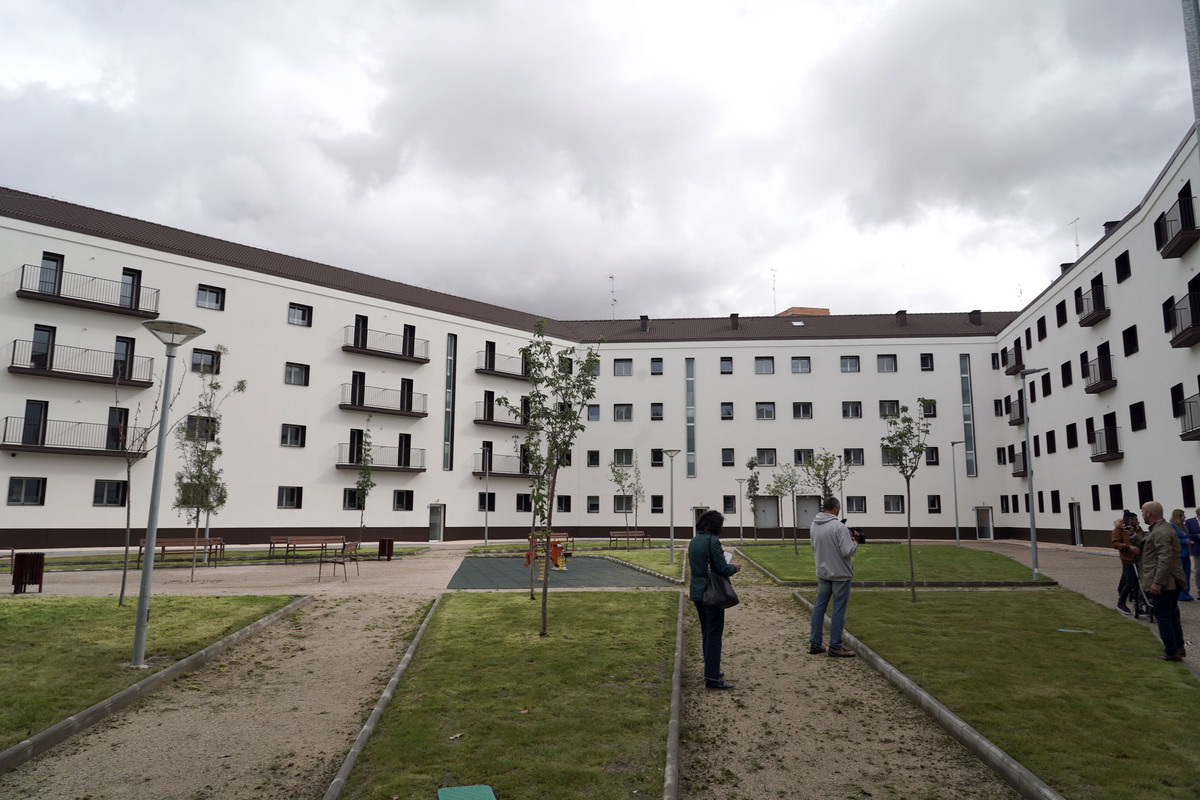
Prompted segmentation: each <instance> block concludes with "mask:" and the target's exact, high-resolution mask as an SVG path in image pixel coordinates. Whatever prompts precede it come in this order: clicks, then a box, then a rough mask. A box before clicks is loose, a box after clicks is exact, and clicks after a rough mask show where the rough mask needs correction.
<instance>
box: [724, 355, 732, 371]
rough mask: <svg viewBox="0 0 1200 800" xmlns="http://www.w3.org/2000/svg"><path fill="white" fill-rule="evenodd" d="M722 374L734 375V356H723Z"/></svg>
mask: <svg viewBox="0 0 1200 800" xmlns="http://www.w3.org/2000/svg"><path fill="white" fill-rule="evenodd" d="M721 374H722V375H732V374H733V356H721Z"/></svg>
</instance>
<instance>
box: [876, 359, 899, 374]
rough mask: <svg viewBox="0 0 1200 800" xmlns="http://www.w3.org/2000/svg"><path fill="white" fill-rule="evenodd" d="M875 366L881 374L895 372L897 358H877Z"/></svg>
mask: <svg viewBox="0 0 1200 800" xmlns="http://www.w3.org/2000/svg"><path fill="white" fill-rule="evenodd" d="M875 366H876V369H877V370H878V371H879V372H895V371H896V357H895V356H894V355H882V356H875Z"/></svg>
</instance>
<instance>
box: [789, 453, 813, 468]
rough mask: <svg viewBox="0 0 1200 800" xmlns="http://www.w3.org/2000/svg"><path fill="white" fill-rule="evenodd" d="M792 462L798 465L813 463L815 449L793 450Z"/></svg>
mask: <svg viewBox="0 0 1200 800" xmlns="http://www.w3.org/2000/svg"><path fill="white" fill-rule="evenodd" d="M792 462H793V463H794V464H795V465H796V466H797V467H803V466H807V465H809V464H811V463H813V451H812V450H811V449H800V450H794V451H793V452H792Z"/></svg>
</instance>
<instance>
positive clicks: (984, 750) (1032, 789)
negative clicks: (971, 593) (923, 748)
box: [792, 592, 1065, 800]
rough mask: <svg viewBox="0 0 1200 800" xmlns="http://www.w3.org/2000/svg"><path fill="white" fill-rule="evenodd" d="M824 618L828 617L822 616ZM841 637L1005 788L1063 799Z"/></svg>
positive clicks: (1038, 799) (1034, 797)
mask: <svg viewBox="0 0 1200 800" xmlns="http://www.w3.org/2000/svg"><path fill="white" fill-rule="evenodd" d="M792 597H793V598H795V599H796V600H797V601H798V602H799V603H800V604H801V605H802V606H804V607H805V608H807V609H808V611H809V613H810V614H811V613H812V610H813V605H812V603H810V602H808V600H806V599H805V598H804V597H803V596H801V594H800V593H799V592H792ZM826 619H829V618H828V617H826ZM842 636H843V638H844V639H846V640H847V641H849V642H850V645H851V646H852V647H853V648H854V650H855V651H856V652H857V653H858V657H859V658H861V659H862V660H863V661H865V662H866V663H867V665H868V666H870V667H871V668H872V669H874V670H875V671H876V672H878V673H879V674H880V675H882V676H883V677H884V678H886V679H887V680H888V681H889V682H890V683H891V684H892V685H893V686H895V687H896V688H897V689H899V690H900V691H901V692H902V693H903V694H904V696H905V697H907V698H908V699H909V700H911V701H912V702H913V703H914V704H915V705H916V706H917V707H918V708H920V709H921V710H922V711H924V712H925V713H926V714H928V715H929V716H930V717H932V718H933V720H934V721H935V722H936V723H937V724H939V725H941V726H942V727H943V728H944V729H945V730H946V732H947V733H949V734H950V736H951V737H953V738H954V739H955V741H957V742H958V743H959V744H961V745H962V746H963V747H965V748H967V749H968V750H970V751H971V752H972V753H974V754H975V756H976V757H977V758H978V759H979V760H980V761H982V762H983V763H984V764H986V765H987V766H988V767H990V768H991V769H992V771H993V772H995V773H996V774H997V775H999V776H1000V777H1001V778H1003V779H1004V781H1005V782H1006V783H1007V784H1008V785H1009V786H1011V787H1013V788H1014V789H1016V790H1017V793H1018V794H1020V795H1021V796H1022V797H1024V798H1026V800H1065V799H1064V798H1063V796H1062V795H1061V794H1059V793H1058V792H1056V791H1054V790H1053V789H1051V788H1050V786H1049V785H1047V784H1046V783H1045V782H1044V781H1042V780H1041V779H1040V778H1038V776H1036V775H1034V774H1033V773H1032V772H1030V771H1029V770H1028V769H1026V768H1025V767H1024V766H1022V765H1021V763H1020V762H1018V761H1017V760H1016V759H1014V758H1013V757H1012V756H1010V755H1008V753H1005V752H1004V751H1003V750H1001V749H1000V748H999V747H997V746H996V745H994V744H992V742H991V741H989V740H988V739H987V738H986V737H985V736H984V735H983V734H981V733H980V732H979V731H977V730H975V729H974V728H972V727H971V726H970V725H968V724H967V723H966V722H964V721H963V720H962V719H961V718H960V717H959V716H958V715H956V714H955V713H954V712H952V711H951V710H950V709H948V708H946V707H945V706H944V705H942V704H941V703H939V702H938V701H937V700H936V699H934V697H933V695H931V694H929V693H928V692H926V691H925V690H924V689H922V688H921V687H920V686H918V685H917V684H915V683H913V682H912V681H911V680H909V678H908V677H907V676H906V675H905V674H904V673H903V672H901V671H900V670H898V669H896V668H895V667H893V666H892V665H891V664H889V663H888V662H887V661H886V660H884V659H883V657H881V656H880V655H879V654H878V653H876V652H875V651H874V650H872V649H871V648H869V647H867V646H866V645H865V644H863V643H862V642H861V641H859V640H858V639H857V638H855V637H854V636H852V635H851V634H850V633H849V632H847V631H843V633H842Z"/></svg>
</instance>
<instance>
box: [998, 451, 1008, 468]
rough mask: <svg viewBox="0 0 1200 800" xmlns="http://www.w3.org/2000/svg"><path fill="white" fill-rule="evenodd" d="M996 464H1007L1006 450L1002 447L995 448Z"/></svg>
mask: <svg viewBox="0 0 1200 800" xmlns="http://www.w3.org/2000/svg"><path fill="white" fill-rule="evenodd" d="M996 463H997V464H999V465H1000V466H1004V465H1005V464H1007V463H1008V450H1007V449H1006V448H1004V447H997V448H996Z"/></svg>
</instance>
